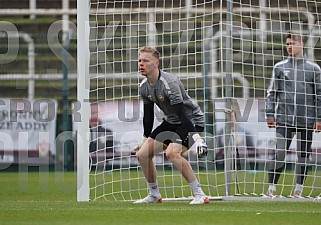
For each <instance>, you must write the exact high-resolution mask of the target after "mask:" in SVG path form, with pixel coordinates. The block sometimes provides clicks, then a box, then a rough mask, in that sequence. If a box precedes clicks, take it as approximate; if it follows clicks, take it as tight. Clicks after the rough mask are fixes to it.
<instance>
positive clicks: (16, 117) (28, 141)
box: [0, 99, 57, 163]
mask: <svg viewBox="0 0 321 225" xmlns="http://www.w3.org/2000/svg"><path fill="white" fill-rule="evenodd" d="M56 112H57V102H56V101H54V100H51V99H38V100H33V101H30V100H27V99H1V100H0V163H20V162H22V161H21V159H19V157H20V158H24V161H23V162H25V163H28V159H29V158H30V159H32V158H36V159H38V160H40V161H41V159H42V158H43V159H48V158H51V159H53V158H54V157H55V155H56V148H55V138H56V119H57V115H56ZM31 161H32V160H31ZM44 161H45V162H49V161H48V160H44Z"/></svg>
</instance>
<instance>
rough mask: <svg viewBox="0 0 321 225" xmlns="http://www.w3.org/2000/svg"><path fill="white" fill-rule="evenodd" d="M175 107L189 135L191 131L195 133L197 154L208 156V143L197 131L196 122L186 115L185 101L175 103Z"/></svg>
mask: <svg viewBox="0 0 321 225" xmlns="http://www.w3.org/2000/svg"><path fill="white" fill-rule="evenodd" d="M173 107H174V110H175V113H176V114H177V115H178V117H179V119H180V121H181V124H182V126H183V127H184V128H185V130H186V132H187V135H188V133H190V132H192V133H194V134H193V136H192V138H193V140H194V142H195V145H196V153H197V155H198V156H199V157H203V156H206V155H207V144H206V143H205V141H204V140H203V139H202V138H201V136H200V135H199V134H198V133H197V131H196V129H195V126H194V124H193V123H192V121H191V120H190V119H189V118H188V116H187V115H186V113H185V110H184V105H183V103H179V104H175V105H173ZM187 135H186V136H187Z"/></svg>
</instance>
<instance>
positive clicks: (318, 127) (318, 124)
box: [313, 122, 321, 132]
mask: <svg viewBox="0 0 321 225" xmlns="http://www.w3.org/2000/svg"><path fill="white" fill-rule="evenodd" d="M313 129H315V131H316V132H320V131H321V122H315V123H314V126H313Z"/></svg>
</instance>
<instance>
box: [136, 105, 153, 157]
mask: <svg viewBox="0 0 321 225" xmlns="http://www.w3.org/2000/svg"><path fill="white" fill-rule="evenodd" d="M143 110H144V116H143V129H144V135H143V138H142V140H141V142H140V143H139V144H138V145H137V146H135V147H134V150H135V151H138V150H139V149H140V148H141V147H142V145H143V144H144V142H145V141H146V140H147V138H148V136H149V135H150V134H151V132H152V129H153V125H154V103H144V109H143Z"/></svg>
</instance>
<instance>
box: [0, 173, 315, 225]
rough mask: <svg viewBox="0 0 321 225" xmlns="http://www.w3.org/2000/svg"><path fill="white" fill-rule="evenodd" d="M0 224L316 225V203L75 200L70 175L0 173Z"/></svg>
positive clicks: (73, 186)
mask: <svg viewBox="0 0 321 225" xmlns="http://www.w3.org/2000/svg"><path fill="white" fill-rule="evenodd" d="M0 180H1V185H0V208H1V211H0V218H1V220H0V224H1V225H9V224H32V225H35V224H57V225H58V224H59V225H61V224H64V225H68V224H77V225H79V224H80V225H81V224H86V225H88V224H90V225H95V224H97V225H98V224H119V225H120V224H133V225H138V224H152V225H154V224H155V225H156V224H160V225H164V224H166V225H172V224H173V225H178V224H193V225H194V224H195V225H198V224H200V225H201V224H206V225H208V224H224V225H229V224H231V225H232V224H233V225H234V224H249V225H253V224H260V225H265V224H266V225H271V224H282V225H284V224H289V225H290V224H291V225H295V224H309V225H314V224H316V225H317V224H320V221H321V202H231V201H212V202H211V203H210V204H209V205H200V206H190V205H188V203H187V202H164V203H163V204H157V205H156V204H155V205H150V204H149V205H133V204H132V203H131V202H113V201H108V202H105V201H98V202H77V201H76V176H75V173H73V172H70V173H65V174H62V173H59V172H56V173H54V172H51V173H45V172H42V173H38V172H29V173H15V172H0Z"/></svg>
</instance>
